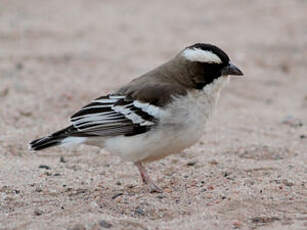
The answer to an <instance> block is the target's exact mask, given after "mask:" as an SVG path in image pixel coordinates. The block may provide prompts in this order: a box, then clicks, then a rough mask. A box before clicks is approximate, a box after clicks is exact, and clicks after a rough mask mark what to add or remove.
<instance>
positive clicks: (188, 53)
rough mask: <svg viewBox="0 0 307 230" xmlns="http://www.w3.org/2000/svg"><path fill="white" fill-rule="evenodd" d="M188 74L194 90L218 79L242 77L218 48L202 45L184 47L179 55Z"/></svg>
mask: <svg viewBox="0 0 307 230" xmlns="http://www.w3.org/2000/svg"><path fill="white" fill-rule="evenodd" d="M180 56H181V58H182V57H183V59H184V61H185V63H186V64H187V66H188V68H189V72H190V73H193V74H194V76H192V77H194V79H193V80H194V81H195V85H196V88H199V89H201V88H203V87H204V86H206V85H208V84H210V83H212V82H214V80H215V79H218V78H220V77H227V76H231V75H238V76H241V75H243V73H242V71H241V70H240V69H239V68H238V67H236V66H235V65H234V64H232V63H231V61H230V59H229V57H228V55H227V54H226V53H225V52H224V51H223V50H221V49H220V48H218V47H216V46H214V45H210V44H204V43H196V44H194V45H192V46H189V47H186V48H185V49H184V50H183V51H182V52H181V53H180Z"/></svg>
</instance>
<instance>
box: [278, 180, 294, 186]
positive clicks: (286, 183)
mask: <svg viewBox="0 0 307 230" xmlns="http://www.w3.org/2000/svg"><path fill="white" fill-rule="evenodd" d="M281 182H282V183H283V184H284V185H286V186H289V187H291V186H293V185H294V183H292V182H290V181H288V180H287V179H284V180H282V181H281Z"/></svg>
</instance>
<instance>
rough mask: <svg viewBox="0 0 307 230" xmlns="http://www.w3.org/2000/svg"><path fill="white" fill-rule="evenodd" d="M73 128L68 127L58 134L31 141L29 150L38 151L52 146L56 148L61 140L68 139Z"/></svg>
mask: <svg viewBox="0 0 307 230" xmlns="http://www.w3.org/2000/svg"><path fill="white" fill-rule="evenodd" d="M74 130H75V128H74V127H73V126H69V127H67V128H65V129H62V130H60V131H58V132H55V133H53V134H52V135H50V136H47V137H43V138H39V139H37V140H34V141H32V142H31V143H30V144H29V145H30V146H29V148H30V150H33V151H38V150H42V149H45V148H49V147H52V146H57V145H59V144H61V143H62V140H63V139H65V138H66V137H68V136H69V135H70V134H71V133H72V132H73V131H74Z"/></svg>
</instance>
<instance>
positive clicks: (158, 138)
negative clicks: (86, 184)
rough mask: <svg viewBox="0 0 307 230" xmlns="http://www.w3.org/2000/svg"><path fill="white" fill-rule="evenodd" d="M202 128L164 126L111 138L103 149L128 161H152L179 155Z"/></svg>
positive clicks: (193, 140)
mask: <svg viewBox="0 0 307 230" xmlns="http://www.w3.org/2000/svg"><path fill="white" fill-rule="evenodd" d="M202 132H203V127H202V126H199V124H198V125H193V126H191V125H189V126H187V127H185V125H184V124H183V125H182V124H177V125H167V124H166V125H165V126H160V127H159V128H156V129H152V130H150V131H149V132H148V133H144V134H140V135H136V136H131V137H126V136H118V137H112V138H109V139H107V140H106V141H105V145H104V147H105V148H106V149H107V150H108V151H109V152H111V153H115V154H117V155H119V156H120V157H121V158H122V159H124V160H128V161H134V162H136V161H153V160H158V159H160V158H163V157H165V156H167V155H169V154H173V153H179V152H181V151H182V150H183V149H185V148H187V147H189V146H191V145H193V144H194V143H195V142H197V141H198V139H199V138H200V137H201V135H202Z"/></svg>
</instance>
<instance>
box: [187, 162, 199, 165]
mask: <svg viewBox="0 0 307 230" xmlns="http://www.w3.org/2000/svg"><path fill="white" fill-rule="evenodd" d="M196 163H197V162H196V161H191V162H188V163H187V166H194V165H195V164H196Z"/></svg>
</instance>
